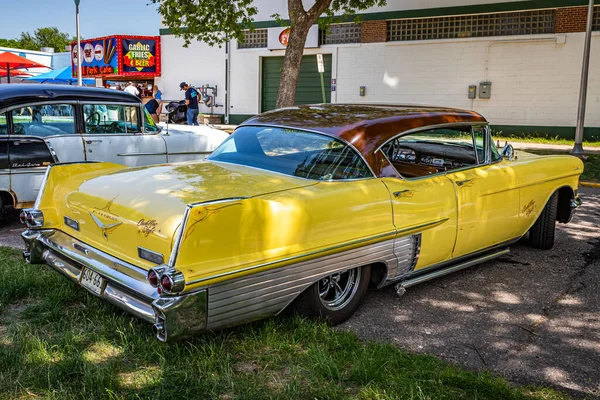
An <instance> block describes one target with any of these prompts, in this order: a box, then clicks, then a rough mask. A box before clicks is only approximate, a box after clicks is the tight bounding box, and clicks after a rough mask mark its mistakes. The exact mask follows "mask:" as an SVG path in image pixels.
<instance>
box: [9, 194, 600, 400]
mask: <svg viewBox="0 0 600 400" xmlns="http://www.w3.org/2000/svg"><path fill="white" fill-rule="evenodd" d="M580 195H581V198H582V199H583V201H584V205H583V206H582V207H581V209H580V210H579V212H578V214H577V216H576V217H575V219H574V220H573V222H571V223H570V224H569V225H562V224H561V225H559V229H558V232H557V237H556V245H555V246H554V248H553V249H552V250H550V251H541V250H534V249H531V248H529V247H528V246H527V240H526V239H524V240H521V241H520V242H519V243H517V244H515V245H513V246H512V248H511V250H512V251H511V253H510V254H509V255H507V256H504V257H502V258H500V259H498V260H496V261H492V262H488V263H485V264H482V265H480V266H476V267H473V268H470V269H467V270H464V271H460V272H457V273H454V274H452V275H448V276H446V277H443V278H439V279H437V280H433V281H430V282H427V283H423V284H421V285H418V286H415V287H413V288H409V289H408V290H407V292H406V294H405V295H404V296H403V297H402V298H398V296H397V295H396V293H395V291H394V288H393V286H392V287H388V288H385V289H383V290H379V291H371V292H369V293H368V295H367V298H366V299H365V303H364V304H363V306H362V307H361V308H360V310H359V311H358V312H357V313H356V315H355V316H354V317H353V318H351V319H350V320H349V321H348V322H346V323H345V324H343V325H341V326H340V329H350V330H353V331H355V332H356V333H357V334H358V335H359V336H360V337H361V338H364V339H374V340H380V341H389V342H392V343H395V344H396V345H397V346H399V347H401V348H403V349H406V350H408V351H411V352H415V353H427V354H432V355H435V356H437V357H440V358H442V359H445V360H447V361H450V362H453V363H457V364H461V365H463V366H466V367H468V368H471V369H475V370H483V369H489V370H491V371H493V372H494V373H495V374H497V375H501V376H503V377H505V378H506V379H508V380H509V381H512V382H515V383H519V384H539V385H546V386H553V387H556V388H558V389H561V390H567V391H569V392H571V394H574V395H576V396H578V397H583V396H586V395H587V396H592V397H596V396H598V397H600V292H599V291H598V282H600V190H596V189H581V190H580ZM21 231H22V227H21V225H20V224H19V222H18V215H17V213H15V212H13V213H11V214H9V215H8V218H7V219H6V221H5V222H4V225H3V226H2V228H0V245H5V246H11V247H18V248H21V247H22V242H21V239H20V237H19V234H20V232H21Z"/></svg>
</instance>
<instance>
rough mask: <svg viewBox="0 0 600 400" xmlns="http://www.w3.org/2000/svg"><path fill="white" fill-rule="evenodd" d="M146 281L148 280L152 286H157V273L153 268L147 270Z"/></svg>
mask: <svg viewBox="0 0 600 400" xmlns="http://www.w3.org/2000/svg"><path fill="white" fill-rule="evenodd" d="M148 282H150V284H151V285H152V286H153V287H157V286H158V274H157V273H156V271H155V270H153V269H151V270H150V272H148Z"/></svg>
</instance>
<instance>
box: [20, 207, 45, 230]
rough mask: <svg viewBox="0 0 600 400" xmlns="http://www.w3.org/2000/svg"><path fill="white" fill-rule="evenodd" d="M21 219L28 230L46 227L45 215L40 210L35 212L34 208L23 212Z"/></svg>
mask: <svg viewBox="0 0 600 400" xmlns="http://www.w3.org/2000/svg"><path fill="white" fill-rule="evenodd" d="M19 219H20V220H21V223H23V224H25V226H27V227H28V228H41V227H42V226H44V213H42V212H41V211H40V210H34V209H33V208H28V209H26V210H23V211H21V214H20V215H19Z"/></svg>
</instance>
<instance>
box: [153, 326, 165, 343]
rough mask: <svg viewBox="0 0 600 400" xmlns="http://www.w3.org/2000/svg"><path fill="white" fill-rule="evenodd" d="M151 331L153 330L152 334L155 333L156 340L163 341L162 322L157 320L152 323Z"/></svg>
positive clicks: (163, 327) (163, 328) (163, 330)
mask: <svg viewBox="0 0 600 400" xmlns="http://www.w3.org/2000/svg"><path fill="white" fill-rule="evenodd" d="M152 331H154V334H155V335H156V338H157V339H158V340H160V341H161V342H164V341H165V325H164V323H162V322H157V323H156V324H154V325H152Z"/></svg>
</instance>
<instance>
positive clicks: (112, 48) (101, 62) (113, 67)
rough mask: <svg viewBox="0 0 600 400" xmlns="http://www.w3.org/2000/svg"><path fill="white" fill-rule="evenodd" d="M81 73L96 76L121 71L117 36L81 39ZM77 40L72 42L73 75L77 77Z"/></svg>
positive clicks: (85, 75) (114, 73)
mask: <svg viewBox="0 0 600 400" xmlns="http://www.w3.org/2000/svg"><path fill="white" fill-rule="evenodd" d="M80 50H81V52H82V57H81V75H82V76H84V77H95V76H103V75H116V74H118V73H119V65H118V60H117V38H116V37H105V38H97V39H90V40H82V41H81V49H80ZM77 51H78V49H77V42H75V43H71V55H72V57H71V62H72V66H73V77H77Z"/></svg>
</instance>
